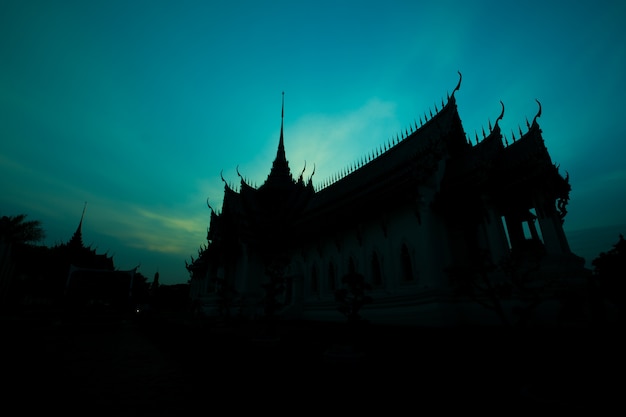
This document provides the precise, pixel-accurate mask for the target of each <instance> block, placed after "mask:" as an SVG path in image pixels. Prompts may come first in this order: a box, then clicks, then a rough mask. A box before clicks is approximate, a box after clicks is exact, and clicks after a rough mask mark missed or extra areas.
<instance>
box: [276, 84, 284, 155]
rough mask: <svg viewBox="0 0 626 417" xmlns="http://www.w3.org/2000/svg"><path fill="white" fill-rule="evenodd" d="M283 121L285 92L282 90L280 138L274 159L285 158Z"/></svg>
mask: <svg viewBox="0 0 626 417" xmlns="http://www.w3.org/2000/svg"><path fill="white" fill-rule="evenodd" d="M284 121H285V92H284V91H283V99H282V105H281V109H280V139H279V140H278V152H277V153H276V159H277V160H278V159H281V160H286V159H287V158H286V157H285V140H284V138H283V124H284Z"/></svg>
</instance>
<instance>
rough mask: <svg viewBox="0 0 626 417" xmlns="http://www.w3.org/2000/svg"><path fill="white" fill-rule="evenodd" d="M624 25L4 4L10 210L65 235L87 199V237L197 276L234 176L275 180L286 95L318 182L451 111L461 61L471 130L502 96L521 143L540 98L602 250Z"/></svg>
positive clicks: (375, 7)
mask: <svg viewBox="0 0 626 417" xmlns="http://www.w3.org/2000/svg"><path fill="white" fill-rule="evenodd" d="M624 18H626V3H624V2H619V1H608V2H607V1H587V0H583V1H577V2H571V1H563V2H560V1H546V0H543V1H526V2H519V1H514V2H513V1H511V2H507V1H498V2H495V1H473V2H469V1H428V2H421V1H415V0H410V1H393V0H387V1H379V2H374V1H372V2H368V1H341V0H335V1H328V2H326V1H322V0H315V1H271V0H270V1H262V2H261V1H238V0H228V1H215V0H212V1H185V0H176V1H158V0H152V1H138V0H130V1H129V0H124V1H117V0H106V1H100V0H93V1H82V0H81V1H57V0H41V1H35V0H19V1H11V0H2V1H0V135H1V136H0V137H1V142H0V143H1V144H0V177H1V178H2V181H1V183H0V214H1V215H16V214H20V213H25V214H27V215H28V219H30V220H40V221H41V222H42V225H43V227H44V229H45V231H46V234H47V238H46V241H45V242H44V243H45V244H47V245H54V244H57V243H64V242H67V240H69V238H70V237H71V235H72V233H73V232H74V231H75V230H76V227H77V225H78V222H79V220H80V216H81V212H82V210H83V205H84V203H85V202H87V209H86V212H85V220H84V222H83V240H84V242H85V244H86V245H91V246H92V247H94V248H96V249H97V250H98V252H100V253H108V254H109V255H112V256H113V257H114V261H115V265H116V266H117V267H118V268H119V269H130V268H133V267H135V266H136V265H140V268H139V271H140V272H141V273H143V274H144V275H145V276H147V277H148V278H150V279H151V278H152V277H153V275H154V273H155V272H157V271H159V273H160V277H161V282H162V283H165V284H175V283H184V282H187V280H188V279H189V276H188V273H187V271H186V269H185V260H187V261H189V260H190V259H191V258H190V257H191V256H194V257H196V256H197V253H198V249H199V248H200V246H201V245H203V244H204V243H205V242H206V240H205V239H206V231H207V227H208V222H209V214H210V211H209V209H208V207H207V204H206V200H207V198H209V202H210V203H211V205H212V206H213V207H214V208H216V209H218V210H219V208H220V207H221V202H222V198H223V189H224V184H223V183H222V181H221V179H220V172H221V171H222V170H223V175H224V178H225V179H226V180H227V181H229V182H230V183H232V184H233V185H236V184H238V181H239V178H238V176H237V173H236V168H237V166H239V171H240V173H241V174H242V175H243V176H244V177H245V178H246V179H248V181H249V182H250V183H252V184H255V185H261V184H262V183H263V182H264V181H265V179H266V177H267V174H268V173H269V170H270V168H271V164H272V161H273V159H274V156H275V154H276V148H277V145H278V137H279V131H280V122H281V118H280V117H281V93H282V92H283V91H284V92H285V119H284V132H285V148H286V154H287V159H288V160H289V163H290V167H291V170H292V173H294V175H298V174H299V173H300V171H301V170H302V169H303V167H304V164H305V161H306V167H307V168H306V171H305V178H308V175H310V174H311V171H312V167H313V165H314V164H315V167H316V171H315V175H314V176H313V182H314V184H320V183H321V182H323V181H324V180H326V179H327V178H328V177H330V176H331V175H333V174H335V173H336V172H338V171H340V170H341V169H343V168H344V167H346V166H348V165H349V164H351V163H353V162H354V161H356V160H358V159H360V158H361V157H362V156H364V155H367V154H368V153H370V152H371V151H372V150H374V149H376V148H378V147H379V146H380V145H382V144H384V143H386V142H387V141H388V140H389V139H390V138H391V137H395V136H396V134H398V133H399V132H400V131H404V130H405V129H406V128H407V127H408V126H409V125H412V124H413V123H415V120H417V121H419V119H420V117H422V118H423V116H424V114H425V113H428V112H429V109H434V105H435V104H437V106H438V107H440V106H441V101H442V99H445V98H446V96H447V94H448V93H450V92H451V91H452V90H453V89H454V87H455V86H456V84H457V81H458V73H457V71H460V72H461V73H462V74H463V82H462V85H461V89H460V91H458V92H457V93H456V98H457V105H458V108H459V113H460V115H461V119H462V121H463V124H464V127H465V130H466V133H467V134H468V136H470V137H471V138H472V141H473V139H474V136H475V132H478V133H479V136H481V131H482V129H483V128H485V129H487V126H488V124H489V122H490V121H491V122H493V121H494V120H495V119H496V118H497V117H498V115H499V114H500V100H502V101H503V102H504V105H505V115H504V118H503V120H502V121H501V122H500V126H501V127H502V129H503V132H504V133H505V134H506V137H507V139H508V140H509V141H510V140H511V133H510V132H511V130H513V131H514V132H515V136H516V137H518V136H519V133H518V131H519V128H518V126H521V127H522V129H523V130H525V126H526V119H529V120H532V118H533V117H534V116H535V114H536V113H537V103H536V102H535V99H538V100H539V101H540V102H541V104H542V106H543V110H542V115H541V117H540V118H539V119H538V121H539V124H540V126H541V128H542V130H543V135H544V139H545V142H546V145H547V147H548V150H549V152H550V154H551V156H552V159H553V161H554V162H555V163H556V164H559V165H560V167H561V168H560V169H561V172H562V174H565V172H566V171H567V172H569V174H570V181H571V184H572V192H571V194H570V203H569V206H568V210H569V213H568V216H567V217H566V220H565V229H566V232H567V233H568V234H569V233H571V235H572V236H575V237H576V238H575V239H574V240H570V243H571V244H572V249H573V250H574V251H575V252H576V251H577V249H578V248H580V250H581V251H587V252H589V251H595V250H596V248H597V251H596V252H593V253H594V254H597V253H599V251H601V250H608V249H610V247H611V245H612V244H613V243H615V242H616V241H617V238H618V234H619V233H626V230H625V229H624V227H625V226H624V225H626V193H625V192H624V190H625V189H626V164H624V155H626V152H625V149H624V147H625V146H626V145H625V144H626V124H625V123H624V104H623V101H624V97H625V95H626V81H625V76H626V46H625V45H626V31H625V30H624V29H623V25H624ZM307 174H308V175H307ZM620 227H622V229H619V228H620ZM599 228H603V229H604V230H607V228H608V230H610V231H611V232H609V233H608V234H605V235H606V236H605V237H604V240H602V241H597V242H593V243H590V242H589V241H585V242H584V244H583V240H584V239H586V238H584V236H586V235H585V234H584V231H585V230H586V229H599ZM613 228H615V233H612V231H613V230H614V229H613ZM581 236H583V237H581ZM592 248H593V249H592ZM579 254H581V255H583V256H586V255H587V256H588V254H587V253H579ZM587 256H586V257H587Z"/></svg>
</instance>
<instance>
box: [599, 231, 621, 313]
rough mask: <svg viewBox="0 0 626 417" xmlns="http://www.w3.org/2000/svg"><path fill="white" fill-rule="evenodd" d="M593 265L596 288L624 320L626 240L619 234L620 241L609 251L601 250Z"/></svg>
mask: <svg viewBox="0 0 626 417" xmlns="http://www.w3.org/2000/svg"><path fill="white" fill-rule="evenodd" d="M591 265H592V266H593V268H594V269H593V278H592V279H593V281H592V284H593V285H594V289H595V290H597V291H598V292H599V295H600V297H601V298H604V299H605V300H607V301H609V303H611V304H613V305H614V306H615V307H616V308H617V310H618V317H619V318H620V319H621V320H624V301H625V300H626V240H624V236H623V235H621V234H620V235H619V241H618V242H617V243H616V244H614V245H613V248H612V249H611V250H609V251H608V252H601V253H600V255H598V257H597V258H595V259H594V260H593V261H592V262H591Z"/></svg>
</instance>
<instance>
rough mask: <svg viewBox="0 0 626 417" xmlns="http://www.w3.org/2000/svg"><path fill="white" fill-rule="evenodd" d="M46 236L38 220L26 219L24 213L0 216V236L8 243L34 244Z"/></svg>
mask: <svg viewBox="0 0 626 417" xmlns="http://www.w3.org/2000/svg"><path fill="white" fill-rule="evenodd" d="M45 237H46V234H45V232H44V230H43V229H42V227H41V222H40V221H39V220H28V221H27V220H26V214H18V215H17V216H2V219H0V238H3V239H4V240H5V242H6V243H8V244H34V243H37V242H40V241H42V240H43V239H44V238H45Z"/></svg>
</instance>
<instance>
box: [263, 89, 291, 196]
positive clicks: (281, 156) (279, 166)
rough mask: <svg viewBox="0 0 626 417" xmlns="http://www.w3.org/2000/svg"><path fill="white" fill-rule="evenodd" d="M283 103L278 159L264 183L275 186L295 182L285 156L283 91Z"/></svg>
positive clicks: (283, 105) (283, 104)
mask: <svg viewBox="0 0 626 417" xmlns="http://www.w3.org/2000/svg"><path fill="white" fill-rule="evenodd" d="M282 94H283V97H282V105H281V112H280V139H279V141H278V150H277V151H276V159H274V162H273V163H272V169H271V171H270V173H269V175H268V177H267V180H266V181H265V184H264V185H267V184H268V183H271V184H273V185H274V186H282V185H289V184H292V183H293V177H292V176H291V170H290V169H289V162H287V157H286V156H285V142H284V137H283V126H284V119H285V92H284V91H283V93H282Z"/></svg>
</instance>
